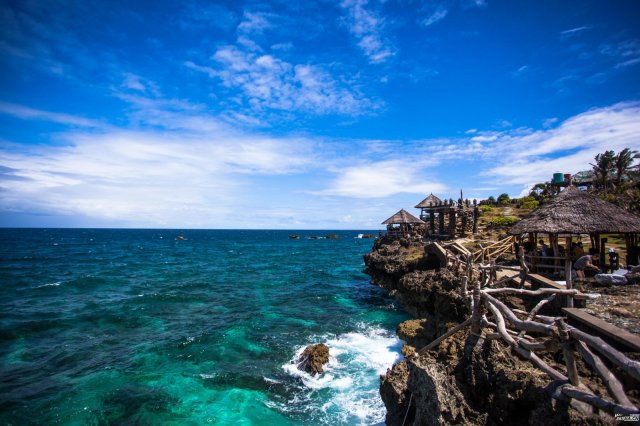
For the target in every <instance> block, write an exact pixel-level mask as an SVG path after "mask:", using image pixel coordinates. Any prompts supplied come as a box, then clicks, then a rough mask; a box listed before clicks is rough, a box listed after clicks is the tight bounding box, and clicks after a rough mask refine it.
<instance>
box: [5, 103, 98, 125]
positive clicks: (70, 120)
mask: <svg viewBox="0 0 640 426" xmlns="http://www.w3.org/2000/svg"><path fill="white" fill-rule="evenodd" d="M0 113H1V114H7V115H11V116H13V117H17V118H22V119H29V120H46V121H52V122H54V123H59V124H65V125H69V126H79V127H103V126H104V123H101V122H99V121H97V120H91V119H88V118H84V117H78V116H75V115H71V114H64V113H59V112H51V111H43V110H39V109H34V108H29V107H26V106H24V105H18V104H13V103H9V102H0Z"/></svg>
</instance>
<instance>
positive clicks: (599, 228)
mask: <svg viewBox="0 0 640 426" xmlns="http://www.w3.org/2000/svg"><path fill="white" fill-rule="evenodd" d="M509 233H510V234H512V235H517V236H523V235H525V234H528V235H529V242H530V244H531V249H532V250H533V251H534V252H535V249H536V241H537V238H538V236H537V234H539V233H542V234H548V235H549V241H550V244H551V247H552V249H553V254H554V256H553V257H552V259H554V258H555V259H554V260H555V262H554V263H556V265H555V268H556V269H562V267H561V266H558V265H557V264H558V263H559V260H560V256H558V255H559V244H558V240H559V239H560V238H564V239H565V256H564V257H563V259H564V260H565V265H564V269H565V276H566V283H567V288H568V289H570V288H571V242H572V238H573V237H574V236H579V235H589V237H590V238H591V243H592V247H593V248H594V249H595V252H596V253H599V254H600V257H601V260H602V261H604V251H605V242H606V240H604V239H601V235H602V234H622V235H624V237H625V243H626V249H627V254H628V256H627V263H631V262H633V261H634V260H635V261H636V262H637V260H636V259H637V253H638V236H639V234H640V217H638V216H636V215H634V214H632V213H629V212H628V211H626V210H624V209H622V208H620V207H618V206H616V205H615V204H612V203H609V202H607V201H604V200H601V199H599V198H597V197H595V196H594V195H591V194H589V193H587V192H585V191H581V190H579V189H577V188H575V187H574V186H569V187H567V189H565V190H564V191H562V192H561V193H560V194H558V195H557V196H556V197H555V198H554V199H553V200H552V201H551V202H550V203H549V204H547V205H544V206H542V207H540V208H539V209H537V210H536V211H534V212H533V213H531V215H530V216H529V217H527V218H525V219H523V220H521V221H520V222H518V223H516V224H515V225H514V226H513V227H511V229H509ZM634 255H635V256H636V259H633V256H634ZM533 259H534V260H535V257H533Z"/></svg>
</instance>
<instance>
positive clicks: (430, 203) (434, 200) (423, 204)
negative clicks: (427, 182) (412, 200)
mask: <svg viewBox="0 0 640 426" xmlns="http://www.w3.org/2000/svg"><path fill="white" fill-rule="evenodd" d="M440 203H442V200H441V199H440V198H438V197H436V196H435V195H433V193H431V194H429V196H428V197H427V198H425V199H424V200H422V201H420V202H419V203H418V204H417V205H416V207H415V208H416V209H426V208H427V207H435V206H437V205H438V204H440Z"/></svg>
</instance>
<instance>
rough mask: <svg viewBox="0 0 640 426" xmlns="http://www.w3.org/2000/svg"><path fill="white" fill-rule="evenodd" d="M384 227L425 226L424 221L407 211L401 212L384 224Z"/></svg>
mask: <svg viewBox="0 0 640 426" xmlns="http://www.w3.org/2000/svg"><path fill="white" fill-rule="evenodd" d="M382 224H383V225H402V224H424V222H423V221H421V220H420V219H418V218H417V217H415V216H414V215H412V214H411V213H409V212H408V211H406V210H405V209H402V210H400V211H399V212H398V213H396V214H394V215H393V216H391V217H390V218H389V219H387V220H385V221H384V222H382Z"/></svg>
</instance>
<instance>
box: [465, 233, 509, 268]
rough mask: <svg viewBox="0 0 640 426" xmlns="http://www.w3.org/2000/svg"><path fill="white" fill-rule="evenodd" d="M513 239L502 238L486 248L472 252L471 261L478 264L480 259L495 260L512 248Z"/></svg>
mask: <svg viewBox="0 0 640 426" xmlns="http://www.w3.org/2000/svg"><path fill="white" fill-rule="evenodd" d="M513 241H514V240H513V237H507V238H503V239H502V240H500V241H496V242H494V243H491V244H489V245H488V246H486V247H482V246H481V247H480V249H478V250H476V251H474V252H473V261H474V262H478V261H480V260H481V259H482V258H484V259H485V260H487V261H489V260H492V259H493V260H495V259H497V258H498V257H499V256H500V255H502V254H504V253H506V252H508V251H509V250H511V248H512V247H513Z"/></svg>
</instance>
